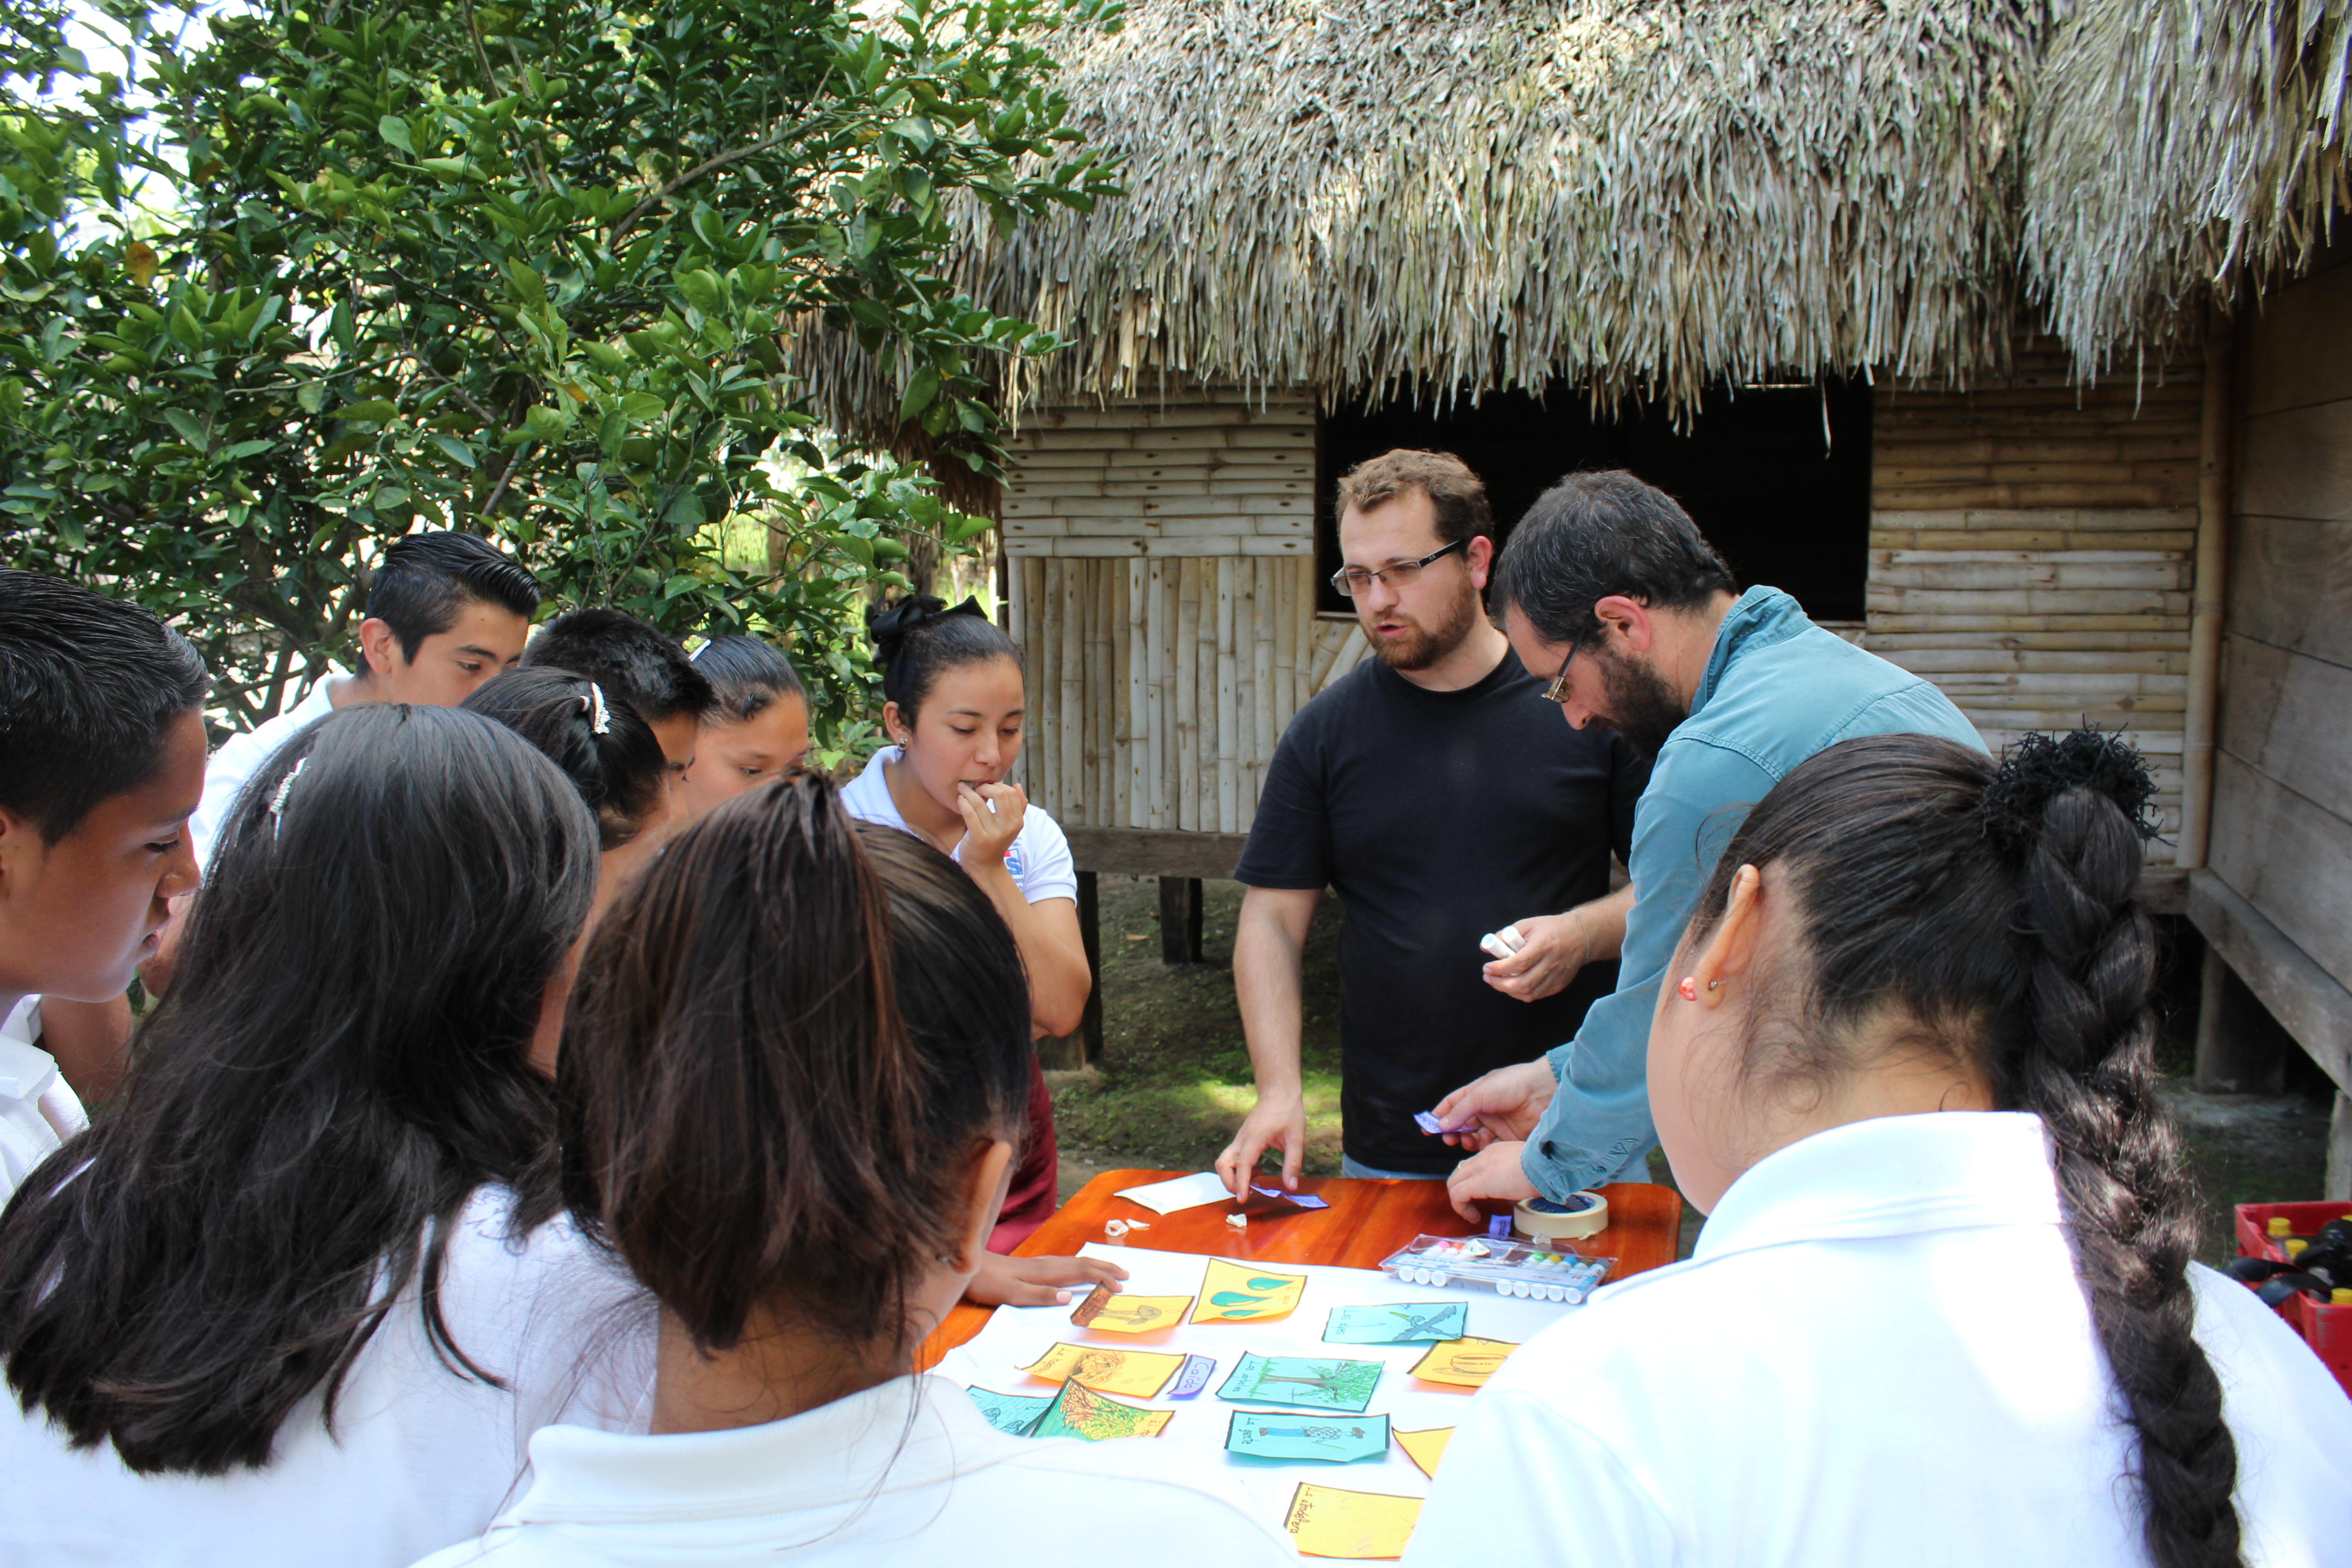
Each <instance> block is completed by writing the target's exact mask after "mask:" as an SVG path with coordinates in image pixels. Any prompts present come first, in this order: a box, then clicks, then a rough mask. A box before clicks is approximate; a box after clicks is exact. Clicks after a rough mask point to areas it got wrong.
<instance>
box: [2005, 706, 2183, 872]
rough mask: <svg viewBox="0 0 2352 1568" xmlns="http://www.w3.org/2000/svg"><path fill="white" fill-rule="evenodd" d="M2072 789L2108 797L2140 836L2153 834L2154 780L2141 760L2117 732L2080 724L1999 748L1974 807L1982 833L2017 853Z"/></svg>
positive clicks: (2036, 835) (2037, 833)
mask: <svg viewBox="0 0 2352 1568" xmlns="http://www.w3.org/2000/svg"><path fill="white" fill-rule="evenodd" d="M2074 789H2088V790H2092V791H2095V792H2096V793H2097V794H2100V795H2105V796H2106V797H2107V798H2108V799H2109V800H2111V801H2113V802H2114V803H2115V805H2116V809H2117V810H2118V811H2120V812H2122V813H2123V814H2124V817H2125V820H2126V821H2128V822H2129V823H2130V824H2131V825H2132V826H2133V827H2134V828H2135V829H2137V831H2138V833H2139V836H2140V837H2142V838H2154V837H2156V836H2157V831H2158V824H2157V821H2156V817H2155V816H2154V814H2153V813H2152V812H2151V810H2150V807H2151V805H2153V803H2154V802H2155V800H2156V780H2155V778H2154V777H2153V776H2152V775H2151V774H2150V773H2148V771H2147V761H2146V760H2145V759H2144V758H2142V757H2141V756H2140V754H2139V752H2138V749H2137V748H2136V747H2135V746H2133V745H2132V743H2131V742H2128V741H2126V740H2125V739H2124V738H2123V736H2122V735H2120V734H2118V733H2114V732H2111V731H2102V730H2094V729H2084V730H2070V731H2067V732H2066V733H2065V734H2063V735H2044V734H2041V733H2039V732H2037V733H2034V734H2030V735H2028V736H2026V737H2025V738H2024V739H2023V740H2021V741H2020V742H2017V743H2016V744H2015V745H2013V746H2011V747H2009V748H2008V749H2007V750H2005V751H2004V752H2002V753H2001V759H2000V767H1999V768H1997V769H1995V770H1994V773H1993V776H1992V782H1991V783H1990V784H1986V785H1985V792H1984V800H1983V803H1982V805H1981V806H1980V808H1979V809H1981V810H1982V812H1983V814H1984V835H1985V837H1987V838H1988V839H1990V840H1991V842H1992V843H1993V845H1994V847H1997V848H1998V849H2000V851H2001V852H2002V853H2003V854H2005V855H2009V856H2012V857H2015V856H2021V855H2023V854H2024V853H2025V852H2026V851H2027V850H2029V849H2030V848H2032V846H2033V843H2034V841H2035V840H2036V839H2037V838H2039V837H2041V834H2042V816H2043V814H2044V813H2046V812H2047V811H2048V810H2049V809H2050V803H2051V802H2052V801H2053V800H2056V799H2057V798H2058V797H2059V796H2060V795H2064V794H2065V793H2067V792H2068V791H2069V790H2074Z"/></svg>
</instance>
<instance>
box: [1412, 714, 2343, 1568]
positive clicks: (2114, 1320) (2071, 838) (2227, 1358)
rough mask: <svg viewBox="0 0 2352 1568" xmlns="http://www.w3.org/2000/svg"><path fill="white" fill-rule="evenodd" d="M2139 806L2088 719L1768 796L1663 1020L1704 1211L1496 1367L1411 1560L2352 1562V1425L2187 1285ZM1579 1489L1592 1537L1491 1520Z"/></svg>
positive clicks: (1861, 753) (1690, 1189)
mask: <svg viewBox="0 0 2352 1568" xmlns="http://www.w3.org/2000/svg"><path fill="white" fill-rule="evenodd" d="M2153 795H2154V786H2153V784H2152V783H2151V782H2150V780H2149V778H2148V776H2147V770H2146V768H2145V767H2144V766H2143V765H2142V764H2141V763H2140V761H2139V759H2138V757H2137V754H2136V753H2134V752H2132V751H2131V750H2130V748H2128V747H2127V746H2126V745H2125V744H2124V743H2123V742H2121V741H2119V740H2117V739H2116V737H2113V736H2109V735H2101V734H2098V733H2096V732H2092V731H2083V732H2077V733H2074V734H2071V735H2067V736H2064V737H2063V738H2060V739H2057V740H2052V739H2049V738H2047V737H2041V736H2036V737H2032V738H2030V739H2029V740H2028V742H2026V743H2025V744H2023V745H2021V746H2020V747H2018V748H2016V749H2014V750H2013V751H2012V752H2011V755H2010V756H2009V758H2008V759H2007V760H2006V761H2004V762H2002V763H2000V765H1999V766H1998V767H1996V766H1995V765H1994V764H1993V763H1991V762H1990V760H1989V759H1987V758H1986V757H1984V756H1983V755H1981V754H1979V753H1978V752H1972V751H1970V750H1969V749H1968V748H1966V747H1962V746H1959V745H1956V744H1954V743H1952V742H1948V741H1944V740H1938V739H1934V738H1931V737H1927V736H1923V735H1874V736H1869V737H1865V738H1863V739H1858V740H1853V741H1849V742H1844V743H1843V744H1841V745H1836V746H1832V747H1830V748H1829V749H1827V750H1826V751H1823V752H1820V753H1819V754H1817V755H1816V756H1814V757H1812V758H1811V760H1809V761H1808V762H1806V763H1803V764H1802V765H1801V766H1800V767H1798V768H1796V769H1795V770H1793V771H1792V772H1790V774H1789V775H1788V776H1787V777H1786V778H1785V779H1783V780H1782V781H1781V782H1780V784H1779V785H1777V786H1776V787H1775V788H1774V789H1773V790H1772V791H1771V792H1770V793H1769V795H1766V796H1765V797H1764V799H1763V801H1762V802H1761V803H1760V804H1759V805H1757V806H1756V808H1755V809H1754V811H1753V812H1752V813H1751V814H1750V815H1749V816H1748V820H1747V822H1746V824H1745V826H1743V827H1742V828H1741V829H1740V831H1739V834H1738V837H1735V838H1734V839H1733V840H1732V842H1731V845H1730V847H1728V848H1727V850H1726V852H1725V854H1724V857H1723V859H1722V861H1721V862H1720V864H1718V865H1717V868H1716V869H1715V873H1714V877H1713V879H1712V881H1711V883H1710V884H1709V886H1708V888H1707V889H1706V893H1705V895H1704V896H1703V897H1702V898H1701V900H1700V901H1699V904H1698V906H1697V908H1696V910H1695V911H1694V913H1693V915H1692V919H1691V925H1690V929H1689V931H1687V932H1686V933H1685V936H1684V939H1683V942H1682V945H1681V948H1680V950H1679V951H1678V952H1677V953H1676V955H1675V963H1674V966H1673V968H1672V969H1671V970H1670V971H1669V972H1668V973H1669V975H1670V976H1671V977H1673V978H1674V980H1675V983H1674V984H1669V985H1667V986H1666V987H1665V988H1664V990H1663V991H1662V993H1661V995H1660V999H1659V1003H1658V1009H1657V1014H1656V1016H1655V1019H1654V1023H1653V1025H1652V1027H1651V1033H1650V1055H1649V1087H1650V1096H1651V1103H1652V1106H1653V1109H1654V1114H1655V1116H1656V1119H1657V1126H1658V1131H1659V1135H1660V1138H1661V1141H1662V1142H1664V1146H1665V1151H1666V1154H1667V1157H1668V1158H1669V1159H1670V1160H1671V1161H1672V1162H1673V1163H1674V1169H1675V1179H1676V1181H1677V1182H1678V1183H1679V1184H1681V1186H1682V1188H1683V1191H1684V1192H1685V1194H1687V1195H1688V1196H1689V1198H1690V1199H1691V1201H1692V1202H1694V1203H1696V1205H1698V1206H1699V1207H1700V1208H1702V1209H1704V1210H1706V1212H1707V1214H1708V1216H1709V1217H1708V1220H1707V1225H1706V1230H1705V1231H1704V1232H1702V1233H1701V1235H1700V1237H1699V1240H1698V1244H1697V1247H1696V1250H1695V1252H1694V1255H1693V1256H1692V1258H1690V1259H1689V1260H1688V1261H1687V1262H1685V1263H1681V1264H1677V1265H1675V1266H1674V1267H1672V1268H1664V1269H1659V1270H1656V1271H1654V1272H1653V1273H1650V1274H1646V1275H1643V1276H1641V1277H1639V1278H1638V1279H1631V1280H1627V1281H1626V1282H1624V1283H1623V1284H1622V1285H1617V1286H1612V1287H1611V1288H1609V1289H1605V1290H1603V1291H1601V1292H1600V1293H1598V1294H1597V1295H1596V1296H1595V1297H1594V1298H1593V1300H1592V1302H1591V1304H1590V1305H1589V1306H1587V1307H1586V1308H1584V1309H1583V1310H1581V1311H1580V1312H1579V1313H1578V1314H1576V1315H1575V1316H1573V1317H1571V1318H1570V1319H1568V1320H1566V1321H1563V1322H1561V1323H1560V1324H1559V1325H1558V1326H1557V1327H1556V1328H1554V1329H1552V1330H1550V1331H1547V1332H1546V1333H1544V1334H1543V1335H1541V1336H1539V1337H1538V1338H1537V1339H1536V1340H1534V1341H1532V1342H1529V1343H1528V1345H1527V1346H1526V1347H1524V1348H1523V1349H1522V1350H1520V1351H1519V1352H1518V1353H1517V1354H1516V1355H1515V1356H1513V1357H1512V1359H1511V1361H1510V1362H1509V1363H1508V1364H1507V1365H1506V1366H1505V1367H1504V1369H1503V1370H1502V1372H1501V1373H1498V1374H1497V1375H1496V1378H1495V1379H1494V1381H1493V1382H1491V1383H1490V1384H1487V1386H1486V1389H1485V1391H1484V1392H1483V1393H1482V1394H1480V1395H1479V1398H1478V1400H1477V1401H1476V1403H1475V1404H1474V1405H1473V1406H1472V1408H1471V1411H1470V1413H1469V1415H1468V1416H1467V1417H1466V1418H1465V1421H1464V1423H1463V1425H1462V1427H1461V1430H1460V1432H1459V1433H1458V1434H1457V1435H1456V1436H1455V1437H1454V1442H1453V1446H1452V1447H1451V1448H1449V1450H1448V1451H1447V1455H1446V1463H1445V1467H1444V1470H1443V1471H1442V1472H1441V1473H1440V1475H1439V1478H1438V1479H1437V1481H1436V1483H1435V1485H1434V1486H1433V1488H1432V1489H1431V1493H1430V1500H1429V1505H1428V1508H1427V1510H1425V1511H1424V1512H1423V1516H1422V1520H1421V1523H1420V1527H1419V1529H1418V1531H1416V1533H1415V1538H1414V1542H1413V1550H1412V1552H1411V1553H1410V1554H1409V1556H1408V1559H1407V1560H1408V1562H1410V1563H1470V1562H1472V1561H1473V1560H1474V1559H1475V1561H1476V1562H1477V1563H1481V1564H1484V1563H1488V1562H1493V1561H1496V1560H1501V1561H1511V1562H1521V1563H1584V1562H1591V1563H1611V1564H1612V1565H1613V1564H1638V1563H1676V1564H1681V1565H1685V1568H1687V1565H1691V1564H1711V1563H1724V1564H1731V1563H1738V1564H1740V1565H1741V1568H1754V1565H1759V1564H1775V1563H1792V1564H1793V1563H1886V1562H1921V1561H1926V1562H1935V1563H2000V1564H2002V1565H2003V1568H2015V1565H2018V1564H2042V1563H2047V1564H2053V1565H2056V1564H2064V1565H2065V1568H2085V1565H2088V1564H2122V1563H2132V1564H2137V1563H2156V1564H2158V1565H2159V1568H2208V1565H2210V1568H2222V1565H2226V1564H2236V1563H2254V1564H2317V1563H2343V1562H2346V1561H2347V1557H2352V1404H2347V1402H2346V1400H2345V1399H2344V1397H2343V1395H2342V1394H2341V1393H2340V1392H2339V1391H2338V1390H2337V1389H2336V1387H2335V1385H2334V1384H2333V1381H2332V1380H2331V1379H2330V1378H2329V1377H2328V1375H2327V1373H2326V1371H2325V1369H2324V1368H2322V1367H2321V1366H2320V1364H2319V1363H2318V1361H2317V1360H2316V1358H2315V1357H2314V1356H2313V1355H2312V1354H2311V1352H2309V1351H2308V1350H2307V1349H2305V1347H2304V1345H2303V1344H2302V1342H2300V1341H2298V1340H2297V1339H2296V1338H2295V1337H2294V1334H2293V1333H2292V1332H2291V1331H2289V1330H2288V1329H2287V1328H2286V1326H2285V1325H2284V1323H2282V1322H2280V1321H2279V1320H2278V1319H2277V1318H2276V1317H2275V1316H2274V1315H2273V1313H2272V1312H2271V1311H2270V1310H2268V1309H2266V1308H2264V1307H2263V1305H2262V1304H2261V1303H2260V1302H2259V1301H2257V1300H2255V1299H2254V1298H2253V1297H2252V1294H2251V1293H2249V1292H2248V1291H2247V1290H2245V1289H2243V1288H2242V1287H2241V1286H2239V1285H2236V1284H2234V1283H2232V1282H2231V1281H2229V1280H2227V1279H2223V1278H2221V1276H2220V1275H2217V1274H2214V1273H2212V1272H2211V1271H2210V1270H2208V1269H2205V1268H2201V1267H2199V1266H2197V1265H2195V1264H2193V1263H2191V1262H2190V1257H2191V1254H2192V1252H2193V1250H2194V1245H2195V1240H2196V1236H2195V1229H2196V1227H2195V1223H2194V1219H2193V1216H2192V1212H2191V1207H2190V1198H2191V1194H2190V1193H2189V1187H2188V1184H2187V1180H2186V1177H2185V1176H2184V1174H2183V1172H2182V1169H2181V1163H2180V1158H2179V1149H2178V1146H2177V1143H2176V1141H2175V1135H2174V1133H2173V1131H2172V1128H2171V1126H2170V1124H2169V1121H2168V1118H2167V1116H2166V1114H2165V1112H2164V1110H2163V1108H2162V1105H2161V1103H2160V1102H2159V1101H2158V1099H2157V1096H2156V1079H2157V1075H2156V1069H2155V1065H2154V1059H2153V1044H2154V1034H2155V1025H2154V1020H2153V1016H2152V1015H2151V1012H2150V1008H2149V1000H2148V998H2149V991H2150V987H2151V984H2152V982H2153V979H2154V973H2155V967H2156V946H2155V939H2154V934H2153V931H2152V928H2151V926H2150V924H2149V921H2148V919H2147V915H2146V913H2145V912H2144V911H2143V910H2141V909H2140V908H2139V906H2138V904H2137V901H2136V900H2135V896H2134V890H2135V889H2136V888H2137V883H2138V879H2139V872H2140V859H2141V853H2140V843H2141V840H2142V838H2143V837H2147V836H2148V834H2149V832H2150V829H2149V827H2148V826H2147V820H2146V812H2147V805H2148V802H2149V800H2150V799H2151V797H2152V796H2153ZM1569 1477H1573V1478H1575V1485H1576V1490H1575V1493H1574V1503H1573V1510H1572V1517H1573V1519H1574V1521H1575V1523H1574V1525H1573V1527H1572V1528H1570V1529H1558V1528H1554V1527H1553V1526H1552V1525H1551V1523H1550V1521H1541V1522H1538V1516H1534V1515H1529V1516H1528V1521H1529V1522H1528V1525H1527V1526H1526V1527H1525V1528H1524V1530H1522V1529H1521V1528H1519V1527H1517V1526H1515V1525H1514V1524H1513V1523H1512V1522H1511V1516H1510V1515H1509V1514H1508V1513H1504V1514H1501V1515H1498V1514H1497V1511H1496V1510H1495V1509H1494V1508H1493V1506H1492V1500H1493V1498H1494V1497H1495V1496H1496V1494H1497V1493H1502V1494H1504V1495H1517V1496H1534V1495H1546V1494H1550V1495H1561V1494H1560V1488H1561V1486H1562V1484H1563V1478H1569ZM1514 1482H1516V1483H1517V1486H1514V1485H1513V1483H1514ZM1498 1530H1499V1531H1500V1533H1501V1534H1502V1535H1503V1536H1504V1537H1505V1539H1502V1540H1498V1539H1497V1532H1498Z"/></svg>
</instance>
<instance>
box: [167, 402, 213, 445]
mask: <svg viewBox="0 0 2352 1568" xmlns="http://www.w3.org/2000/svg"><path fill="white" fill-rule="evenodd" d="M163 419H164V422H165V423H166V424H168V425H170V426H172V428H173V429H174V430H177V431H178V432H179V433H180V439H182V440H183V441H185V442H186V443H187V444H188V445H189V446H191V447H195V448H196V449H197V450H198V451H202V450H203V449H204V448H205V447H208V446H210V445H211V444H212V436H211V434H210V433H209V432H208V431H206V430H205V427H204V426H203V425H202V424H200V423H198V421H197V420H196V417H195V416H194V415H192V414H190V413H188V412H187V411H186V410H185V409H181V408H166V409H165V410H163Z"/></svg>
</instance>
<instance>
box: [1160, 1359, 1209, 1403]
mask: <svg viewBox="0 0 2352 1568" xmlns="http://www.w3.org/2000/svg"><path fill="white" fill-rule="evenodd" d="M1216 1375H1217V1360H1216V1358H1215V1357H1214V1356H1205V1355H1188V1356H1186V1357H1185V1358H1184V1364H1183V1365H1182V1366H1180V1367H1178V1368H1177V1369H1176V1381H1175V1382H1174V1383H1173V1384H1171V1385H1170V1386H1169V1389H1168V1397H1169V1398H1171V1399H1192V1398H1193V1397H1195V1396H1197V1395H1198V1394H1200V1392H1201V1390H1202V1389H1204V1388H1206V1387H1208V1386H1209V1379H1211V1378H1213V1377H1214V1376H1216Z"/></svg>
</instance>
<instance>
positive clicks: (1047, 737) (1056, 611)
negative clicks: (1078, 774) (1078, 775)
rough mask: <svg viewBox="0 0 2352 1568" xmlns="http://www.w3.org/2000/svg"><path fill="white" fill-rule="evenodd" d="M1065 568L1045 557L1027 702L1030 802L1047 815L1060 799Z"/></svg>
mask: <svg viewBox="0 0 2352 1568" xmlns="http://www.w3.org/2000/svg"><path fill="white" fill-rule="evenodd" d="M1067 564H1068V563H1067V562H1066V561H1063V560H1062V559H1061V558H1060V557H1058V556H1049V557H1048V558H1047V559H1046V561H1045V575H1044V580H1043V581H1042V582H1041V583H1040V584H1038V601H1037V602H1038V604H1039V605H1042V606H1043V614H1042V618H1043V620H1044V622H1045V647H1044V648H1043V649H1042V653H1043V657H1042V658H1039V659H1038V661H1037V676H1036V682H1035V691H1034V695H1033V696H1032V699H1031V700H1032V701H1033V702H1034V704H1035V707H1036V710H1035V715H1034V725H1033V728H1032V733H1034V735H1035V736H1036V740H1037V766H1036V769H1035V771H1034V774H1033V777H1034V780H1035V784H1034V795H1033V798H1034V799H1035V800H1036V802H1037V804H1038V805H1042V806H1044V807H1045V809H1046V810H1047V811H1048V812H1053V811H1055V810H1056V808H1057V807H1058V806H1059V805H1060V804H1061V795H1062V755H1061V752H1062V729H1061V725H1060V724H1059V723H1058V722H1057V719H1058V717H1059V715H1060V713H1061V710H1062V568H1063V567H1064V566H1066V565H1067Z"/></svg>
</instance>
